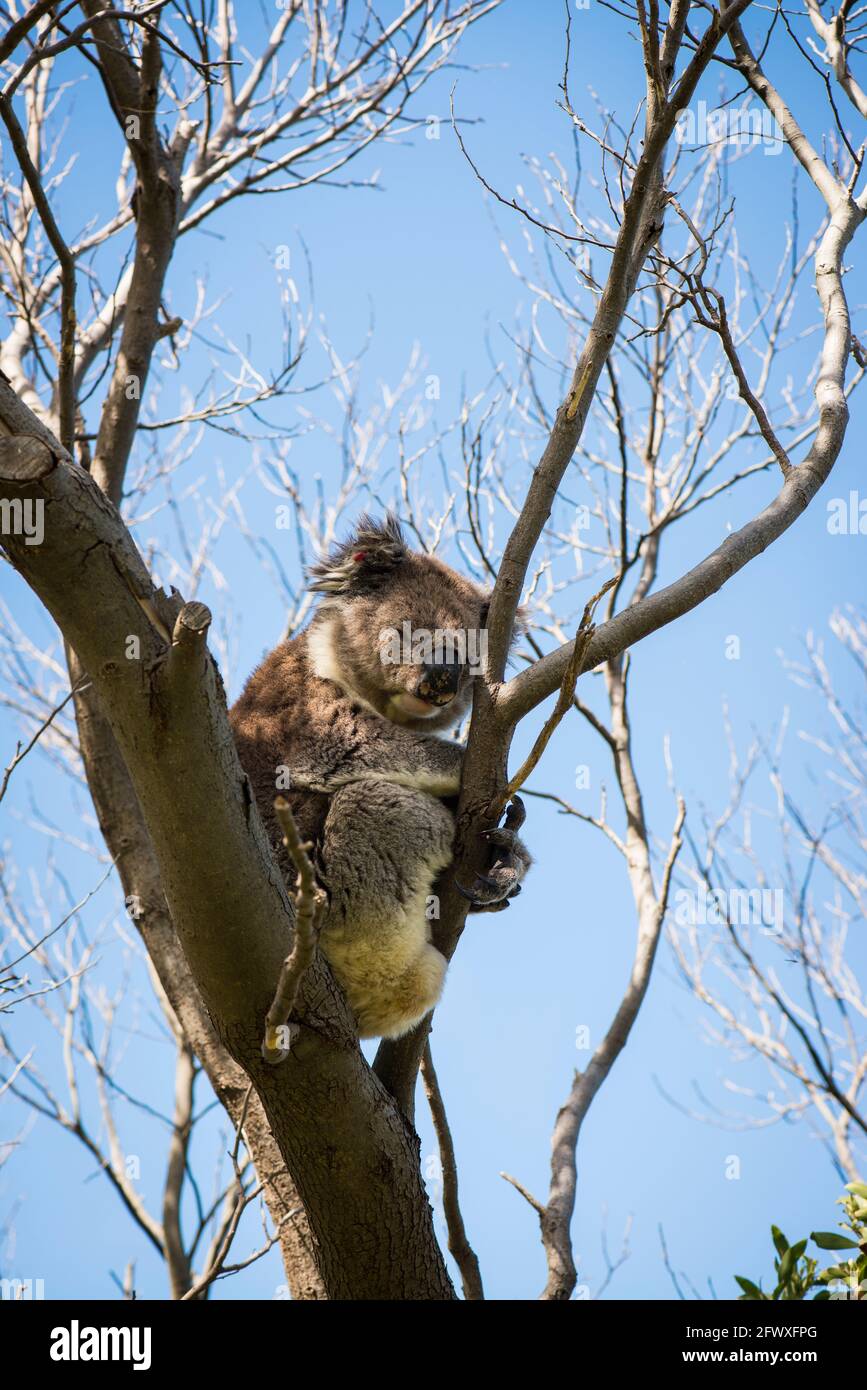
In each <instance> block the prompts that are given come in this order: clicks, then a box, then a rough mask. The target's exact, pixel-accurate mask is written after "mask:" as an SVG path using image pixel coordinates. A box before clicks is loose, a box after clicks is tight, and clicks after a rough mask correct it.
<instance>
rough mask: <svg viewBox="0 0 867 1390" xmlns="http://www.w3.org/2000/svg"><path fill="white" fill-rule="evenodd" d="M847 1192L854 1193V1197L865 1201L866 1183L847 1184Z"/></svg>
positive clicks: (866, 1195) (866, 1198)
mask: <svg viewBox="0 0 867 1390" xmlns="http://www.w3.org/2000/svg"><path fill="white" fill-rule="evenodd" d="M846 1191H847V1192H854V1194H855V1196H856V1197H864V1198H865V1200H867V1182H847V1184H846Z"/></svg>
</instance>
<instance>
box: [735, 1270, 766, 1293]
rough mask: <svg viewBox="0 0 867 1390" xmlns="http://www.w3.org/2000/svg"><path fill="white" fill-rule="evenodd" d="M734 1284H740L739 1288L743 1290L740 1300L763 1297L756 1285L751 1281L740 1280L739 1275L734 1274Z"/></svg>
mask: <svg viewBox="0 0 867 1390" xmlns="http://www.w3.org/2000/svg"><path fill="white" fill-rule="evenodd" d="M735 1283H736V1284H740V1286H741V1288H742V1289H743V1293H742V1294H741V1298H764V1297H765V1294H763V1293H762V1291H761V1289H760V1288H759V1287H758V1285H756V1284H754V1283H753V1281H752V1280H751V1279H742V1278H741V1276H740V1275H739V1274H736V1275H735Z"/></svg>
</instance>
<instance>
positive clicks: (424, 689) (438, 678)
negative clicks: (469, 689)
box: [416, 662, 461, 705]
mask: <svg viewBox="0 0 867 1390" xmlns="http://www.w3.org/2000/svg"><path fill="white" fill-rule="evenodd" d="M460 676H461V668H460V666H459V665H458V663H457V662H448V663H444V664H443V665H440V666H423V667H422V673H421V680H420V681H419V683H418V685H417V686H416V694H417V695H418V696H419V698H420V699H422V700H428V701H430V703H431V704H434V705H447V704H448V703H449V701H450V700H453V699H454V697H455V695H457V693H458V681H459V680H460Z"/></svg>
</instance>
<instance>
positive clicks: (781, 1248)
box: [771, 1226, 789, 1255]
mask: <svg viewBox="0 0 867 1390" xmlns="http://www.w3.org/2000/svg"><path fill="white" fill-rule="evenodd" d="M771 1236H772V1238H773V1242H774V1245H775V1246H776V1247H777V1254H778V1255H785V1253H786V1251H787V1250H788V1248H789V1242H788V1241H787V1240H786V1237H785V1236H784V1235H783V1233H782V1231H781V1230H780V1228H779V1226H772V1227H771Z"/></svg>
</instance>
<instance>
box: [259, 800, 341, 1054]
mask: <svg viewBox="0 0 867 1390" xmlns="http://www.w3.org/2000/svg"><path fill="white" fill-rule="evenodd" d="M274 810H275V811H276V813H277V819H278V821H279V822H280V829H281V830H282V831H283V844H284V845H285V847H286V850H287V851H288V853H289V856H290V858H291V860H292V862H293V864H294V865H295V868H296V869H297V870H298V888H297V891H296V894H295V940H294V942H293V945H292V950H291V952H290V953H289V955H288V956H287V957H286V959H285V960H284V962H283V968H282V969H281V971H280V979H279V980H278V981H277V991H276V993H275V995H274V1000H273V1003H272V1004H271V1007H270V1009H269V1010H268V1013H267V1014H266V1016H265V1037H264V1039H263V1042H262V1056H263V1058H264V1059H265V1061H266V1062H269V1063H271V1065H272V1066H276V1065H277V1063H278V1062H282V1061H283V1060H284V1059H285V1058H286V1057H287V1056H288V1055H289V1049H290V1047H291V1046H292V1040H293V1037H294V1036H295V1035H296V1034H297V1031H298V1028H297V1025H296V1024H290V1023H288V1022H287V1020H288V1018H289V1015H290V1013H291V1012H292V1009H293V1008H294V1006H295V1000H296V998H297V996H298V988H299V986H300V984H301V980H302V979H303V977H304V972H305V971H306V969H307V967H308V966H309V965H310V964H311V962H312V961H313V957H314V955H315V954H316V939H317V937H318V935H319V927H320V925H321V923H322V914H323V912H324V911H325V905H326V897H325V893H324V891H323V890H322V889H321V888H320V887H319V885H318V884H317V882H316V875H315V872H314V869H313V865H312V863H311V861H310V855H309V851H310V850H311V849H312V848H313V846H312V845H311V844H309V843H302V841H301V839H300V837H299V835H298V827H297V826H296V824H295V819H294V817H293V815H292V812H291V810H290V808H289V803H288V801H287V800H286V798H285V797H282V796H278V797H277V799H276V801H275V802H274Z"/></svg>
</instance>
